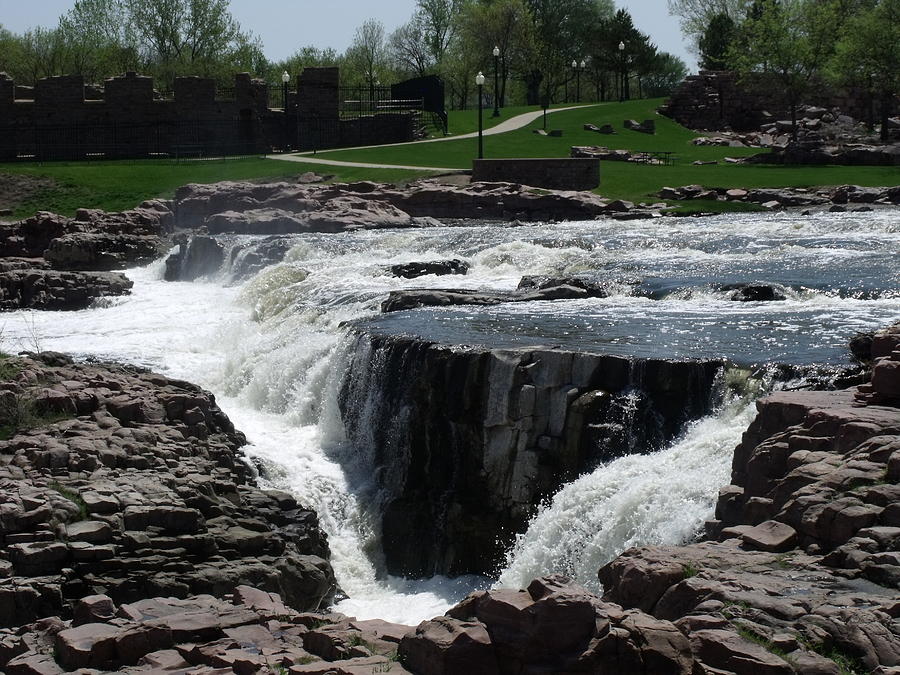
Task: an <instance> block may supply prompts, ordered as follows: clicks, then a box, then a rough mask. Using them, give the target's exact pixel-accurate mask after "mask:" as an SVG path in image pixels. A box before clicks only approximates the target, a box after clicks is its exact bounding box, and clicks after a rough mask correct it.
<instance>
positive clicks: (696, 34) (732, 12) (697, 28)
mask: <svg viewBox="0 0 900 675" xmlns="http://www.w3.org/2000/svg"><path fill="white" fill-rule="evenodd" d="M746 4H747V0H669V14H670V15H671V16H677V17H678V18H679V19H680V23H681V32H682V33H684V34H685V36H686V37H688V38H689V39H690V40H691V42H692V43H693V45H694V46H695V47H697V48H698V50H699V44H700V40H701V39H702V38H703V36H704V34H705V33H706V31H707V29H708V28H709V25H710V23H712V20H713V17H715V16H717V15H720V14H724V15H725V16H727V17H729V18H730V19H731V20H732V21H735V22H737V21H739V20H740V18H741V17H742V16H743V10H744V8H745V5H746Z"/></svg>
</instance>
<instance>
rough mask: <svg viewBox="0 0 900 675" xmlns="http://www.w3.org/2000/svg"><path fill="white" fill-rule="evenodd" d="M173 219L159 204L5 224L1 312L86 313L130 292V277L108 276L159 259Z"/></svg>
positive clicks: (0, 240) (0, 252) (0, 250)
mask: <svg viewBox="0 0 900 675" xmlns="http://www.w3.org/2000/svg"><path fill="white" fill-rule="evenodd" d="M171 222H172V214H171V211H169V208H168V204H167V203H166V202H162V201H158V200H154V201H150V202H145V203H144V204H141V206H139V207H138V208H136V209H132V210H130V211H124V212H122V213H105V212H102V211H97V210H90V209H79V210H78V212H77V213H76V215H75V217H74V218H66V217H63V216H59V215H56V214H52V213H47V212H40V213H38V214H36V215H35V216H33V217H31V218H28V219H26V220H23V221H19V222H16V223H9V224H2V225H0V256H2V258H0V309H2V310H12V309H21V308H32V309H45V310H68V309H84V308H86V307H88V306H89V305H90V304H91V303H92V302H94V300H96V299H97V298H100V297H106V296H118V295H123V294H125V293H127V292H128V290H129V289H130V288H131V285H132V282H131V281H130V280H128V279H127V278H126V277H124V276H122V275H118V274H104V273H103V272H107V271H109V270H116V269H124V268H126V267H132V266H135V265H142V264H146V263H149V262H150V261H152V260H154V259H155V258H157V257H158V256H159V255H160V253H161V252H162V250H163V249H164V248H165V244H164V235H165V234H166V233H167V232H168V229H169V227H170V226H171Z"/></svg>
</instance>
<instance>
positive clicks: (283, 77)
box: [281, 71, 291, 110]
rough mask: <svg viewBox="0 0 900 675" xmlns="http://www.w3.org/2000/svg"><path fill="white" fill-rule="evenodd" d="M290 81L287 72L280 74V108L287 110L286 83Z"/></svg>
mask: <svg viewBox="0 0 900 675" xmlns="http://www.w3.org/2000/svg"><path fill="white" fill-rule="evenodd" d="M290 81H291V76H290V75H289V74H288V71H284V72H283V73H282V74H281V89H282V91H281V107H282V108H284V109H285V110H287V95H288V82H290Z"/></svg>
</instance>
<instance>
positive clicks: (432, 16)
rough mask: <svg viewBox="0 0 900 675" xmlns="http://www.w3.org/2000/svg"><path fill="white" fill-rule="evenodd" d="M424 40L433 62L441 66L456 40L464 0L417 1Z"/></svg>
mask: <svg viewBox="0 0 900 675" xmlns="http://www.w3.org/2000/svg"><path fill="white" fill-rule="evenodd" d="M416 5H417V6H418V15H419V18H420V21H421V28H422V30H423V33H424V39H425V42H426V44H427V45H428V49H429V51H430V54H431V60H432V61H433V62H434V63H436V64H437V65H438V66H440V64H441V63H443V61H444V56H445V55H446V53H447V50H448V49H449V47H450V45H451V43H452V42H453V40H454V38H455V32H456V27H457V22H456V18H457V16H458V15H459V12H460V10H461V9H462V7H463V2H462V0H416Z"/></svg>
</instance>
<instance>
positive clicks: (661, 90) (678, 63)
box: [644, 52, 688, 98]
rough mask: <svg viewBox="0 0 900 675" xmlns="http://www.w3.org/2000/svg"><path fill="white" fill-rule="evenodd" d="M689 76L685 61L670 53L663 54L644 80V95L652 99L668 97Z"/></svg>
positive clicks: (658, 57) (660, 54)
mask: <svg viewBox="0 0 900 675" xmlns="http://www.w3.org/2000/svg"><path fill="white" fill-rule="evenodd" d="M687 74H688V68H687V65H685V63H684V61H682V60H681V59H680V58H678V57H677V56H674V55H673V54H669V53H668V52H661V53H659V54H657V56H656V64H655V66H654V68H653V70H652V71H651V72H650V73H649V74H648V75H647V77H646V78H645V80H644V95H646V96H649V97H651V98H655V97H658V96H668V95H669V94H671V93H672V91H673V90H674V89H675V87H677V86H678V84H679V83H680V82H681V81H682V80H683V79H684V78H685V77H686V76H687Z"/></svg>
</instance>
